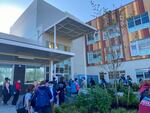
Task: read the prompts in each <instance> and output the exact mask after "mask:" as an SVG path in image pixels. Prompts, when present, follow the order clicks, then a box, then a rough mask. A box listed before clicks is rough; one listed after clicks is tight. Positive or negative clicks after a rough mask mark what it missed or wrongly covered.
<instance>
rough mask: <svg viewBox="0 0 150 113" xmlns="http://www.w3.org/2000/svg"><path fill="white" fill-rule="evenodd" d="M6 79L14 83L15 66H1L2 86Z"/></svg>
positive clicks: (0, 78) (0, 79) (0, 81)
mask: <svg viewBox="0 0 150 113" xmlns="http://www.w3.org/2000/svg"><path fill="white" fill-rule="evenodd" d="M6 77H8V78H9V79H10V80H11V82H13V65H0V85H2V84H3V83H4V81H5V78H6Z"/></svg>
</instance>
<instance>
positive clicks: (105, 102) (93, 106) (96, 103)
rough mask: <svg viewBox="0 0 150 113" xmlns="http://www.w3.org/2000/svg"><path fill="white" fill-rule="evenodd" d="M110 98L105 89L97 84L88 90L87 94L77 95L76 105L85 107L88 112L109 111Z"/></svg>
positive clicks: (107, 112) (105, 112)
mask: <svg viewBox="0 0 150 113" xmlns="http://www.w3.org/2000/svg"><path fill="white" fill-rule="evenodd" d="M111 103H112V98H111V95H110V94H109V93H108V92H107V90H106V89H102V88H100V87H99V86H96V87H95V88H91V89H89V90H88V94H86V95H85V94H80V95H79V96H78V97H77V101H76V106H77V107H80V106H82V107H85V108H86V109H88V111H89V112H90V113H94V112H98V111H99V112H102V113H109V111H110V109H111Z"/></svg>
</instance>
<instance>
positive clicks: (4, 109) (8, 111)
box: [0, 104, 17, 113]
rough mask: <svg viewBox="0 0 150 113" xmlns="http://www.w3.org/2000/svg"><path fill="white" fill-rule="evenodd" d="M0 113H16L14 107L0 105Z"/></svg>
mask: <svg viewBox="0 0 150 113" xmlns="http://www.w3.org/2000/svg"><path fill="white" fill-rule="evenodd" d="M0 113H17V112H16V110H15V106H12V105H2V104H0Z"/></svg>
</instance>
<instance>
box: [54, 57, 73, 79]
mask: <svg viewBox="0 0 150 113" xmlns="http://www.w3.org/2000/svg"><path fill="white" fill-rule="evenodd" d="M56 73H58V74H65V75H66V76H69V75H70V74H71V61H70V59H69V60H64V61H62V62H60V63H58V64H56Z"/></svg>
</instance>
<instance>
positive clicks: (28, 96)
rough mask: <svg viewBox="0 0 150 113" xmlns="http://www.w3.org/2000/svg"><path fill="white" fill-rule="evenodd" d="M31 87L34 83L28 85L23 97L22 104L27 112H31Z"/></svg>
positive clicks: (32, 87)
mask: <svg viewBox="0 0 150 113" xmlns="http://www.w3.org/2000/svg"><path fill="white" fill-rule="evenodd" d="M33 89H34V85H31V86H29V87H28V88H27V90H26V94H25V97H24V106H25V110H26V112H27V113H32V107H31V97H32V92H33Z"/></svg>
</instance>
